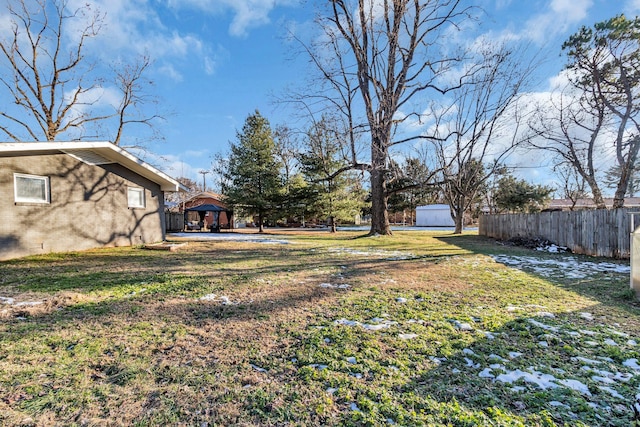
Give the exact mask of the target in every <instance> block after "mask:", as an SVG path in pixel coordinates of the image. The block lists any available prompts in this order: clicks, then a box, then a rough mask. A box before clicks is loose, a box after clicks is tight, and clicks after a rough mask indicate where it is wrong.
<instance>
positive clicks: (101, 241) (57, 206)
mask: <svg viewBox="0 0 640 427" xmlns="http://www.w3.org/2000/svg"><path fill="white" fill-rule="evenodd" d="M14 173H22V174H29V175H39V176H46V177H49V187H50V188H49V191H50V203H48V204H45V203H20V202H16V201H15V198H14V178H13V177H14ZM129 186H131V187H136V188H143V189H144V197H145V207H144V208H129V207H128V196H127V188H128V187H129ZM0 195H1V196H2V197H0V260H4V259H10V258H17V257H22V256H26V255H34V254H41V253H47V252H66V251H76V250H86V249H92V248H98V247H105V246H131V245H136V244H144V243H152V242H158V241H162V240H163V239H164V236H165V230H164V227H165V225H164V224H165V222H164V209H163V206H164V194H163V192H162V191H161V190H160V186H159V185H158V184H155V183H153V182H151V181H149V180H148V179H146V178H144V177H141V176H140V175H138V174H136V173H134V172H132V171H130V170H129V169H126V168H124V167H123V166H121V165H119V164H106V165H100V166H91V165H88V164H85V163H83V162H81V161H79V160H76V159H75V158H73V157H71V156H69V155H66V154H53V155H28V156H20V157H0Z"/></svg>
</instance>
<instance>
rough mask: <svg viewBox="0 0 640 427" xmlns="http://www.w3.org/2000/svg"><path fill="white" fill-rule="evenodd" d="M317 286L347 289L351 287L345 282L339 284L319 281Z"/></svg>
mask: <svg viewBox="0 0 640 427" xmlns="http://www.w3.org/2000/svg"><path fill="white" fill-rule="evenodd" d="M318 286H320V287H321V288H326V289H349V288H350V287H351V285H348V284H346V283H340V284H333V283H320V285H318Z"/></svg>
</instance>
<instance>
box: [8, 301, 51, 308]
mask: <svg viewBox="0 0 640 427" xmlns="http://www.w3.org/2000/svg"><path fill="white" fill-rule="evenodd" d="M40 304H44V301H22V302H16V303H15V304H13V305H14V306H15V307H33V306H36V305H40Z"/></svg>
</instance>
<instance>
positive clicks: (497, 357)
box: [487, 353, 506, 362]
mask: <svg viewBox="0 0 640 427" xmlns="http://www.w3.org/2000/svg"><path fill="white" fill-rule="evenodd" d="M487 358H488V359H493V360H499V361H501V362H506V359H505V358H504V357H500V356H498V355H497V354H493V353H492V354H490V355H489V356H488V357H487Z"/></svg>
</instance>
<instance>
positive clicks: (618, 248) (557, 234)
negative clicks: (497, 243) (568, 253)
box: [479, 208, 637, 258]
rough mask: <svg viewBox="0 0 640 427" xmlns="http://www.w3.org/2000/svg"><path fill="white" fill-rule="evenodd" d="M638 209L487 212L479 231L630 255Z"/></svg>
mask: <svg viewBox="0 0 640 427" xmlns="http://www.w3.org/2000/svg"><path fill="white" fill-rule="evenodd" d="M635 211H637V209H635V210H632V209H626V208H625V209H612V210H606V209H598V210H583V211H573V212H541V213H537V214H499V215H484V216H482V217H480V224H479V233H480V235H482V236H488V237H493V238H496V239H501V240H508V239H510V238H512V237H532V238H533V237H539V238H543V239H547V240H550V241H552V242H554V243H555V244H557V245H559V246H566V247H568V248H569V249H571V250H572V251H573V252H575V253H581V254H586V255H595V256H605V257H613V258H629V257H630V233H631V230H630V219H629V214H630V213H631V212H635Z"/></svg>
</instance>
